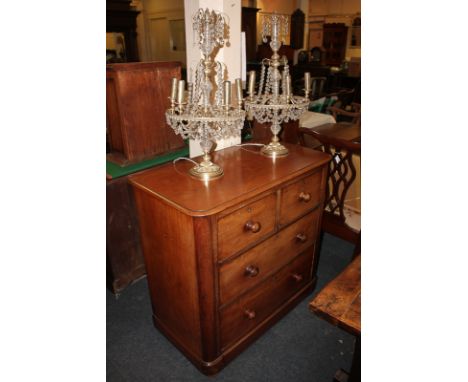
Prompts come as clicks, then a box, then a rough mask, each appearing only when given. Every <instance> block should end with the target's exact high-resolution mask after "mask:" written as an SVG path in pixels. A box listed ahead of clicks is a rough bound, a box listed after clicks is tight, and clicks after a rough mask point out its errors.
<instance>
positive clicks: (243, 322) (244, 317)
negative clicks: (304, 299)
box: [220, 248, 313, 349]
mask: <svg viewBox="0 0 468 382" xmlns="http://www.w3.org/2000/svg"><path fill="white" fill-rule="evenodd" d="M312 254H313V248H311V249H310V250H308V251H307V252H306V253H304V254H302V255H300V256H299V257H297V258H296V259H295V260H294V261H293V262H292V263H291V264H289V265H288V266H286V267H285V268H284V269H283V270H281V271H280V272H278V273H277V274H276V275H274V276H272V277H270V278H268V279H267V280H266V281H265V282H263V283H262V284H260V285H259V286H258V287H257V288H255V289H254V290H252V291H251V292H250V293H248V294H247V295H245V296H243V297H241V298H240V299H239V300H238V301H236V302H235V303H233V304H231V305H229V306H227V307H226V308H224V309H222V310H221V312H220V324H221V347H222V349H226V348H227V347H228V346H229V345H231V344H233V343H234V342H235V341H236V340H239V339H240V338H242V337H243V336H244V335H246V334H247V333H248V332H250V331H251V330H253V329H254V328H255V327H256V326H257V325H259V324H260V323H261V322H262V321H264V320H265V319H266V318H268V317H269V316H270V315H271V314H272V313H273V312H274V311H275V310H276V309H278V308H279V307H280V306H281V305H282V304H283V303H284V302H285V301H287V300H288V299H289V298H290V297H292V296H293V295H294V294H295V293H296V292H297V291H298V290H299V289H300V288H302V287H303V286H305V285H306V284H307V282H309V281H310V280H311V267H312V259H313V256H312Z"/></svg>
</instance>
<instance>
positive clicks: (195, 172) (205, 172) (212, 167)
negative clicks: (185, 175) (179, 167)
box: [189, 162, 224, 180]
mask: <svg viewBox="0 0 468 382" xmlns="http://www.w3.org/2000/svg"><path fill="white" fill-rule="evenodd" d="M189 174H190V175H191V176H193V177H194V178H195V179H198V180H212V179H216V178H220V177H222V176H223V175H224V171H223V169H222V168H221V167H220V166H218V165H217V164H215V163H212V162H208V163H205V162H202V163H200V164H199V165H197V166H195V167H192V168H191V169H190V170H189Z"/></svg>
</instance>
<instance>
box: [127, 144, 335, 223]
mask: <svg viewBox="0 0 468 382" xmlns="http://www.w3.org/2000/svg"><path fill="white" fill-rule="evenodd" d="M285 146H286V147H287V148H288V150H289V155H288V156H286V157H283V158H276V159H272V158H268V157H265V156H263V155H261V154H260V151H259V148H258V147H255V146H244V147H230V148H227V149H224V150H220V151H217V152H214V153H213V154H212V160H213V162H215V163H216V164H218V165H220V166H221V167H222V168H223V170H224V176H222V177H221V178H219V179H215V180H212V181H209V182H203V181H200V180H197V179H194V178H192V177H191V176H190V175H189V174H188V170H189V169H190V168H191V167H193V166H194V165H193V163H191V162H189V161H185V160H180V161H178V162H176V163H175V164H173V163H168V164H166V165H163V166H160V167H157V168H154V169H151V170H148V171H144V172H142V173H139V174H137V175H134V176H131V177H130V182H131V183H132V184H133V185H134V186H135V187H138V188H140V189H143V190H146V191H147V192H149V193H151V194H153V195H155V196H157V197H159V198H161V199H163V200H165V201H166V202H167V203H169V204H171V205H173V206H174V207H176V208H177V209H179V210H181V211H183V212H184V213H186V214H189V215H192V216H206V215H212V214H215V213H218V212H220V211H222V210H224V209H226V208H228V207H230V206H233V205H235V204H236V203H239V202H241V201H242V200H243V199H245V198H248V197H251V196H254V195H256V194H260V193H261V192H264V191H267V190H269V189H271V188H273V187H275V186H277V185H279V184H281V183H284V182H286V181H288V180H291V179H294V178H296V177H297V176H300V175H302V174H304V173H306V172H309V171H311V170H313V169H315V168H320V167H321V166H322V165H324V164H326V163H327V162H328V161H329V160H330V156H329V155H328V154H324V153H322V152H320V151H316V150H311V149H308V148H306V147H302V146H298V145H290V144H285ZM195 160H196V161H200V158H195Z"/></svg>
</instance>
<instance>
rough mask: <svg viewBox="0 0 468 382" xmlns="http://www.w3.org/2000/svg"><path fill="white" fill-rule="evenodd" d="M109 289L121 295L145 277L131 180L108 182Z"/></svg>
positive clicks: (107, 238) (107, 254)
mask: <svg viewBox="0 0 468 382" xmlns="http://www.w3.org/2000/svg"><path fill="white" fill-rule="evenodd" d="M106 221H107V226H106V260H107V261H106V262H107V286H108V288H109V289H110V290H111V291H112V292H113V293H114V294H116V295H119V294H120V293H121V292H122V291H123V290H124V289H125V287H126V286H128V285H129V284H130V283H132V282H133V281H136V280H138V279H139V278H141V277H142V276H144V275H145V273H146V270H145V263H144V259H143V252H142V250H141V245H140V237H139V235H140V232H139V227H138V220H137V217H136V209H135V202H134V199H133V195H132V189H131V188H130V186H129V185H128V177H126V176H125V177H122V178H117V179H114V180H108V181H107V182H106Z"/></svg>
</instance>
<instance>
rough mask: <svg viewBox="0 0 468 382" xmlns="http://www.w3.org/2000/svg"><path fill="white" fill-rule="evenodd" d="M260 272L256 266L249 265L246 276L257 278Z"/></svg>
mask: <svg viewBox="0 0 468 382" xmlns="http://www.w3.org/2000/svg"><path fill="white" fill-rule="evenodd" d="M258 272H260V269H258V267H256V266H255V265H249V266H248V267H246V268H245V275H246V276H249V277H255V276H257V275H258Z"/></svg>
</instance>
